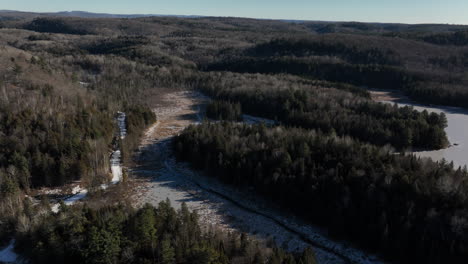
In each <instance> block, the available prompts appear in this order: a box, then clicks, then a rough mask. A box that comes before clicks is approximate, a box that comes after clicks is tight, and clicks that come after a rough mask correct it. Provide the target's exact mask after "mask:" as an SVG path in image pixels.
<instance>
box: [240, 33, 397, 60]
mask: <svg viewBox="0 0 468 264" xmlns="http://www.w3.org/2000/svg"><path fill="white" fill-rule="evenodd" d="M245 53H246V54H247V55H250V56H254V57H255V56H259V57H278V56H279V57H281V56H296V57H309V56H329V57H338V58H341V59H343V60H345V61H347V62H349V63H353V64H384V65H400V64H401V61H400V59H399V57H398V55H397V54H395V53H394V52H393V51H391V50H386V51H383V50H379V49H376V48H361V49H359V48H357V47H355V46H351V45H348V46H346V45H345V44H343V43H328V42H326V41H316V40H312V39H306V38H298V39H288V38H280V39H274V40H272V41H270V42H265V43H261V44H258V45H256V46H254V47H253V48H251V49H248V50H246V51H245Z"/></svg>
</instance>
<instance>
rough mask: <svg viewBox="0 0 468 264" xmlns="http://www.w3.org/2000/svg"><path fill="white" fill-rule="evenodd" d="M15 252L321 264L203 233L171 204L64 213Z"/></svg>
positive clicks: (45, 256)
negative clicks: (155, 206) (137, 208)
mask: <svg viewBox="0 0 468 264" xmlns="http://www.w3.org/2000/svg"><path fill="white" fill-rule="evenodd" d="M15 250H16V251H17V252H18V253H20V254H21V256H23V257H25V258H26V259H27V260H28V261H29V262H30V263H38V264H39V263H48V264H49V263H91V264H92V263H96V264H97V263H99V264H106V263H108V264H111V263H114V264H115V263H163V264H169V263H194V264H196V263H199V264H205V263H206V264H208V263H219V264H222V263H226V264H227V263H285V264H286V263H287V264H295V263H304V264H306V263H307V264H312V263H316V261H315V257H314V253H313V252H312V250H310V249H307V250H305V251H304V252H303V253H302V254H297V255H293V254H289V253H285V252H284V251H283V250H281V249H279V248H276V247H273V248H270V247H266V246H265V245H263V244H259V243H258V242H257V241H252V240H251V239H250V238H248V237H247V236H246V235H245V234H241V235H239V234H236V233H226V232H221V231H209V232H202V230H201V228H200V226H199V224H198V217H197V214H196V213H195V212H190V211H189V210H188V208H187V206H186V205H185V204H182V206H181V209H180V210H178V211H176V210H174V208H172V207H171V206H170V203H169V202H161V203H160V204H159V206H158V207H157V208H154V207H152V206H151V205H145V206H144V207H143V208H141V209H139V210H137V211H135V210H134V209H131V208H125V207H123V206H117V207H105V208H101V209H99V210H93V209H90V208H86V207H82V208H66V207H65V208H63V209H62V210H61V212H60V213H59V214H57V215H48V216H43V217H42V218H41V219H40V222H39V223H38V224H36V225H35V226H34V227H31V228H30V229H29V230H27V231H25V232H23V233H20V234H18V236H17V240H16V246H15Z"/></svg>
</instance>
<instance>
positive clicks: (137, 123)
mask: <svg viewBox="0 0 468 264" xmlns="http://www.w3.org/2000/svg"><path fill="white" fill-rule="evenodd" d="M124 109H125V114H126V116H127V120H126V121H127V123H126V124H127V127H126V129H127V136H126V137H125V139H124V140H123V142H122V148H121V150H122V159H123V162H124V163H126V164H129V163H130V162H131V161H132V158H133V153H134V151H135V150H136V149H137V148H138V146H139V145H140V140H141V136H142V135H143V131H144V130H145V129H146V128H147V127H148V126H149V125H151V124H153V123H154V122H156V115H155V114H154V112H153V111H152V110H151V109H150V108H149V107H147V106H143V105H133V106H127V107H125V108H124Z"/></svg>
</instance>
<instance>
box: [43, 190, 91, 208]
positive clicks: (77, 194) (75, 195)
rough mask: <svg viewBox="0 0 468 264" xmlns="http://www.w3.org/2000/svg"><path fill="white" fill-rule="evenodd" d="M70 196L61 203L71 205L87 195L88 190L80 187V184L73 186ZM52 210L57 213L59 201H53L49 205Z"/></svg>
mask: <svg viewBox="0 0 468 264" xmlns="http://www.w3.org/2000/svg"><path fill="white" fill-rule="evenodd" d="M72 194H73V195H72V196H70V197H68V198H66V199H64V200H63V203H64V204H65V205H73V204H74V203H76V202H78V201H79V200H82V199H84V198H85V197H86V195H88V190H86V189H82V188H81V187H80V186H75V187H74V188H73V191H72ZM51 209H52V212H54V213H58V212H59V210H60V203H55V204H54V205H52V207H51Z"/></svg>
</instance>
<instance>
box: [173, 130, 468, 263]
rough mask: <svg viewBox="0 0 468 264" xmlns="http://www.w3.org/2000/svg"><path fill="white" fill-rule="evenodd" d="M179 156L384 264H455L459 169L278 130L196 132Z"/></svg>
mask: <svg viewBox="0 0 468 264" xmlns="http://www.w3.org/2000/svg"><path fill="white" fill-rule="evenodd" d="M173 145H174V149H175V151H176V153H177V155H178V157H179V158H180V159H182V160H187V161H190V162H191V164H192V165H193V166H194V167H195V168H197V169H203V170H204V171H206V172H207V173H208V174H209V175H212V176H213V177H217V178H219V179H220V180H222V181H224V182H225V183H228V184H233V185H236V186H244V187H247V186H248V187H254V188H255V191H256V192H258V193H259V194H262V195H264V196H266V197H269V198H270V199H271V200H272V201H274V202H277V203H280V204H281V205H282V206H283V207H284V208H287V209H289V210H292V211H293V212H294V213H296V214H298V215H300V216H302V217H305V218H306V219H309V220H310V221H312V222H314V223H316V224H320V225H322V226H326V227H327V228H328V230H329V232H332V233H333V234H334V235H336V236H339V237H347V238H350V239H352V240H354V241H355V242H357V243H359V244H361V245H363V246H365V247H367V248H370V249H372V250H375V251H378V252H382V253H384V254H385V255H386V256H387V257H388V259H391V260H399V261H400V262H404V263H414V262H415V261H416V262H431V263H447V262H450V263H464V262H465V260H466V258H467V257H468V251H467V250H466V248H467V245H466V239H467V237H466V234H467V231H468V229H467V228H468V226H467V225H466V222H467V215H468V214H467V211H466V208H467V206H468V204H467V193H468V192H467V191H468V185H467V181H466V179H467V176H468V172H467V170H466V168H464V169H461V168H458V169H456V168H453V165H451V164H447V163H445V162H440V163H436V162H432V161H430V160H421V159H418V158H416V157H414V156H407V155H404V154H400V155H396V154H394V153H392V152H390V151H389V150H388V149H385V148H377V147H374V146H371V145H365V144H361V143H359V142H355V141H353V140H352V139H350V138H346V137H345V138H340V137H333V136H324V135H323V134H321V133H319V132H314V131H310V130H300V129H293V128H285V127H273V128H268V127H266V126H264V125H241V124H235V123H226V122H224V123H216V124H210V123H203V124H201V125H198V126H191V127H189V128H188V129H186V130H185V131H184V132H183V133H182V134H181V135H180V136H178V137H177V138H176V140H175V141H174V143H173Z"/></svg>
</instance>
